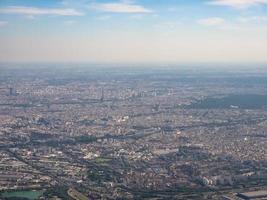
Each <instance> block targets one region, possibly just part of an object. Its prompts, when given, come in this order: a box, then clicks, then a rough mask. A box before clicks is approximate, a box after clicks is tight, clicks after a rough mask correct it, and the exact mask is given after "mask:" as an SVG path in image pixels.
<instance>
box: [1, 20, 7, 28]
mask: <svg viewBox="0 0 267 200" xmlns="http://www.w3.org/2000/svg"><path fill="white" fill-rule="evenodd" d="M7 24H8V22H7V21H0V27H2V26H5V25H7Z"/></svg>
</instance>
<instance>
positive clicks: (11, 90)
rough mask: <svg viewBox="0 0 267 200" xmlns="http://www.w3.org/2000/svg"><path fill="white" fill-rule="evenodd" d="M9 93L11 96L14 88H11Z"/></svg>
mask: <svg viewBox="0 0 267 200" xmlns="http://www.w3.org/2000/svg"><path fill="white" fill-rule="evenodd" d="M9 95H10V96H12V95H13V88H9Z"/></svg>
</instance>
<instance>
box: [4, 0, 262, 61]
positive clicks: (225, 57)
mask: <svg viewBox="0 0 267 200" xmlns="http://www.w3.org/2000/svg"><path fill="white" fill-rule="evenodd" d="M0 62H16V63H17V62H64V63H66V62H88V63H190V62H192V63H198V62H223V63H267V0H0Z"/></svg>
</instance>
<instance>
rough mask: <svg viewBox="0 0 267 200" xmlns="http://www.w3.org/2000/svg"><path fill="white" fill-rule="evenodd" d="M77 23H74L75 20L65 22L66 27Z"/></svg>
mask: <svg viewBox="0 0 267 200" xmlns="http://www.w3.org/2000/svg"><path fill="white" fill-rule="evenodd" d="M75 23H76V21H74V20H67V21H64V24H65V25H68V26H70V25H73V24H75Z"/></svg>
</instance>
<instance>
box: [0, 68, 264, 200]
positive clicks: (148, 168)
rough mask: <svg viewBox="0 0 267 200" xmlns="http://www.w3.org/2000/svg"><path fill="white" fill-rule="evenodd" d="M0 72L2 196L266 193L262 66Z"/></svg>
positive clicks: (208, 196)
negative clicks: (218, 68) (220, 68)
mask: <svg viewBox="0 0 267 200" xmlns="http://www.w3.org/2000/svg"><path fill="white" fill-rule="evenodd" d="M0 71H1V73H0V191H1V193H0V199H23V198H22V197H19V196H16V195H14V194H21V193H24V194H26V193H30V195H32V196H34V195H36V197H32V198H27V197H24V198H25V199H54V200H56V199H76V200H83V199H189V200H190V199H226V200H227V199H228V200H231V199H256V198H257V199H261V198H262V199H266V197H267V156H266V155H267V112H266V111H267V95H266V94H267V71H266V70H264V68H261V69H259V70H257V69H253V70H252V69H246V68H245V69H242V70H238V69H235V70H233V69H231V67H230V68H226V69H225V70H223V69H222V70H214V69H213V70H210V68H207V69H206V68H205V69H202V70H201V71H200V70H197V68H192V69H191V68H181V69H177V68H175V69H172V68H171V67H170V68H166V69H164V68H156V69H153V70H151V69H150V68H149V67H144V69H142V68H140V69H139V68H130V67H126V68H120V67H110V68H104V67H97V68H93V67H89V68H86V67H79V66H71V67H63V66H59V67H40V66H38V67H35V66H32V67H29V66H28V67H16V66H15V67H14V66H12V67H9V66H5V65H3V66H1V69H0ZM12 195H13V196H12Z"/></svg>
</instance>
